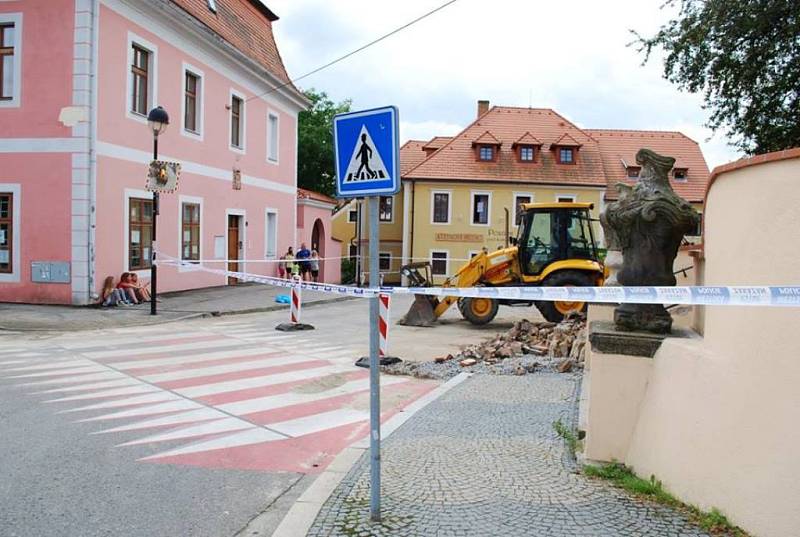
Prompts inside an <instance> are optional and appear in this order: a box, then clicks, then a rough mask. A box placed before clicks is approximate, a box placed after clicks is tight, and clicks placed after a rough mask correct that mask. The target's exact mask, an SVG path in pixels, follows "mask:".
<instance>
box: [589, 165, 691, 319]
mask: <svg viewBox="0 0 800 537" xmlns="http://www.w3.org/2000/svg"><path fill="white" fill-rule="evenodd" d="M636 163H637V164H639V165H640V166H641V167H642V171H641V173H640V174H639V182H638V183H637V184H636V185H635V186H633V187H631V186H629V185H627V184H625V183H617V190H618V191H619V200H618V201H615V202H613V203H611V204H609V205H608V207H606V210H605V211H603V213H602V214H601V215H600V223H601V225H602V226H603V230H604V232H605V235H606V237H607V238H608V240H609V247H613V248H614V249H616V250H621V251H622V258H623V261H622V269H621V270H620V271H619V274H618V275H617V280H618V281H619V283H620V284H621V285H624V286H650V285H656V286H673V285H675V282H676V280H675V276H674V274H673V273H672V272H673V263H674V262H675V256H677V255H678V248H679V247H680V245H681V241H682V240H683V237H684V235H685V234H686V233H688V232H689V231H690V230H692V229H693V228H694V227H695V226H696V225H697V223H698V222H699V221H700V215H699V213H698V212H697V211H695V210H694V209H693V208H692V206H691V205H689V203H687V202H686V200H684V199H683V198H681V197H679V196H678V195H677V194H675V192H674V191H673V190H672V186H670V184H669V172H670V170H671V169H672V167H673V165H674V164H675V159H674V158H672V157H664V156H661V155H659V154H657V153H655V152H654V151H651V150H649V149H640V150H639V152H638V153H636ZM614 323H615V324H616V326H617V328H618V329H621V330H629V331H637V330H644V331H647V332H654V333H657V334H668V333H670V331H671V330H672V316H671V315H670V314H669V312H667V310H666V308H664V306H663V305H661V304H621V305H620V306H618V307H617V308H616V309H615V310H614Z"/></svg>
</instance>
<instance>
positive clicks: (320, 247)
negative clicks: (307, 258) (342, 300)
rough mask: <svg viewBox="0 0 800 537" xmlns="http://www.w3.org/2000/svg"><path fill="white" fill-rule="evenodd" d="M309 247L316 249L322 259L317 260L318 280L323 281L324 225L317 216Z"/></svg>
mask: <svg viewBox="0 0 800 537" xmlns="http://www.w3.org/2000/svg"><path fill="white" fill-rule="evenodd" d="M311 248H312V249H314V250H316V251H317V254H319V257H321V258H322V259H323V260H322V261H320V262H319V264H320V267H319V281H321V282H324V281H325V261H324V259H325V226H323V224H322V220H320V219H319V218H317V220H316V221H315V222H314V228H313V229H312V231H311Z"/></svg>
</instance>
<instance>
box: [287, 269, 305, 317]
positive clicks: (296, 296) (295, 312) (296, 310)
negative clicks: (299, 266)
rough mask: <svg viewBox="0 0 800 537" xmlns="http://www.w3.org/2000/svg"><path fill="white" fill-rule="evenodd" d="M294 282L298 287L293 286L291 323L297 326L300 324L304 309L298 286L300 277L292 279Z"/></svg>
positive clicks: (290, 309) (290, 311)
mask: <svg viewBox="0 0 800 537" xmlns="http://www.w3.org/2000/svg"><path fill="white" fill-rule="evenodd" d="M292 281H294V283H295V284H296V285H293V286H292V303H291V307H290V308H289V322H291V323H292V324H297V323H299V322H300V308H301V307H302V304H301V302H300V298H301V297H300V285H298V284H299V283H300V277H299V276H295V277H294V278H292Z"/></svg>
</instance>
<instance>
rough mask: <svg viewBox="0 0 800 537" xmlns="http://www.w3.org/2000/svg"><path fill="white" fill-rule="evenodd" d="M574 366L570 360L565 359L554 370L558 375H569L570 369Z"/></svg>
mask: <svg viewBox="0 0 800 537" xmlns="http://www.w3.org/2000/svg"><path fill="white" fill-rule="evenodd" d="M574 365H575V362H574V361H573V360H571V359H570V358H567V359H566V360H562V361H561V362H560V363H559V364H558V367H557V368H556V369H557V370H558V372H559V373H569V372H570V371H572V367H573V366H574Z"/></svg>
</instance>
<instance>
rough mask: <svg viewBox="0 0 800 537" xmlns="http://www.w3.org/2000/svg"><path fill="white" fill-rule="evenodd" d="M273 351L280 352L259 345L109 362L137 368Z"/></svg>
mask: <svg viewBox="0 0 800 537" xmlns="http://www.w3.org/2000/svg"><path fill="white" fill-rule="evenodd" d="M273 352H280V351H279V350H278V349H265V348H263V347H259V348H256V349H246V350H232V351H217V352H210V353H207V354H197V355H191V354H190V355H186V356H176V357H174V358H152V359H149V360H131V361H129V362H117V363H114V364H109V365H110V366H111V367H113V368H114V369H138V368H140V367H152V366H164V365H182V364H196V363H201V362H209V361H212V360H222V359H224V358H244V357H245V356H258V355H259V354H269V353H273Z"/></svg>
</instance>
